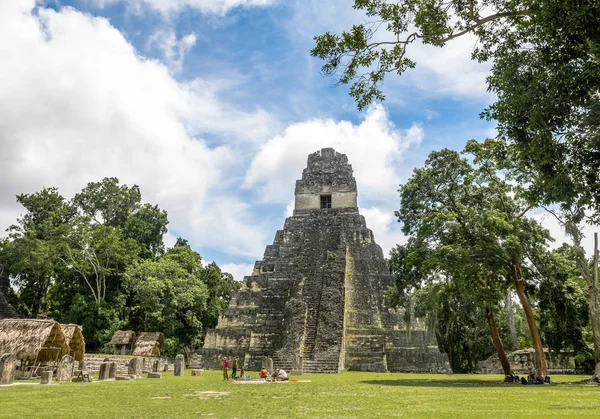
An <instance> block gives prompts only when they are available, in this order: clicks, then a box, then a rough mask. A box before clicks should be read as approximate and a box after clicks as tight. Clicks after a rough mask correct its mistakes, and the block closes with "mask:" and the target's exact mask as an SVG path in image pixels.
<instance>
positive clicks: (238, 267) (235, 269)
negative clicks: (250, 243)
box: [219, 263, 254, 281]
mask: <svg viewBox="0 0 600 419" xmlns="http://www.w3.org/2000/svg"><path fill="white" fill-rule="evenodd" d="M219 266H220V267H221V270H222V271H223V272H228V273H230V274H231V275H233V279H235V280H236V281H242V280H243V279H244V277H245V276H247V275H252V271H253V270H254V264H252V263H223V264H222V265H219Z"/></svg>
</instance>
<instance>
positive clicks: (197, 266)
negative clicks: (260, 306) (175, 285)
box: [163, 238, 241, 330]
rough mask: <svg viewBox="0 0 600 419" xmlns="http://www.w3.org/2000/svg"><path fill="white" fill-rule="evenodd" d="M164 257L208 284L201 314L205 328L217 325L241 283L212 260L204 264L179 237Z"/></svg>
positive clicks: (185, 241)
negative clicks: (204, 305)
mask: <svg viewBox="0 0 600 419" xmlns="http://www.w3.org/2000/svg"><path fill="white" fill-rule="evenodd" d="M163 259H168V260H174V261H176V262H177V263H178V264H179V266H181V267H183V268H184V269H185V270H186V271H187V272H188V273H190V274H192V275H196V276H198V277H199V278H200V279H201V281H202V282H203V283H204V284H205V285H206V287H207V290H208V297H207V301H206V310H205V311H204V312H203V313H202V315H201V316H200V318H201V321H202V324H203V325H204V330H207V329H210V328H213V327H215V326H216V325H217V323H218V320H219V316H220V315H221V312H222V311H223V310H224V309H226V308H227V307H228V306H229V301H230V300H231V296H232V295H233V294H234V293H235V292H236V291H237V290H238V289H239V288H240V285H241V284H240V283H239V282H237V281H235V280H234V279H233V276H232V275H231V274H228V273H226V272H222V271H221V268H219V266H218V265H217V264H216V263H214V262H212V263H209V264H208V265H206V266H203V265H202V257H201V256H200V255H199V254H198V253H197V252H195V251H194V250H192V248H191V247H190V246H189V244H188V243H187V240H183V239H181V238H179V239H177V243H176V244H175V246H173V247H172V248H171V249H169V250H168V251H167V252H166V253H165V255H164V256H163Z"/></svg>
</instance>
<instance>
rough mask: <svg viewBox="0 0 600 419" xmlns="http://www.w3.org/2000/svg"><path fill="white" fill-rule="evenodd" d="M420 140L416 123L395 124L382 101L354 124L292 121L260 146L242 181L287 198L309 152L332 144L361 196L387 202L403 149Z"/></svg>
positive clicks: (265, 194) (266, 195) (266, 194)
mask: <svg viewBox="0 0 600 419" xmlns="http://www.w3.org/2000/svg"><path fill="white" fill-rule="evenodd" d="M422 139H423V129H422V128H421V127H420V126H419V125H417V124H413V125H412V126H411V127H410V128H408V129H398V128H396V127H395V126H394V124H393V123H392V122H391V121H390V119H389V115H388V113H387V111H386V110H385V108H384V107H383V106H381V105H374V106H371V107H370V108H369V109H368V111H367V112H366V115H365V116H364V120H363V121H362V122H361V123H360V124H358V125H355V124H353V123H351V122H349V121H339V122H338V121H334V120H333V119H313V120H310V121H306V122H301V123H296V124H292V125H290V126H289V127H288V128H287V129H286V130H285V132H284V133H283V135H281V136H276V137H275V138H273V139H271V140H270V141H268V142H267V143H265V144H264V145H263V146H262V147H261V149H260V150H259V152H258V154H257V155H256V157H255V158H254V160H253V161H252V163H251V165H250V167H249V169H248V171H247V173H246V178H245V180H244V186H245V187H257V188H258V189H259V191H260V193H259V195H260V196H261V199H262V200H263V201H265V202H281V203H284V202H288V200H289V199H290V195H291V193H292V192H293V191H294V185H295V180H296V179H298V178H299V177H300V176H301V174H302V169H304V167H306V159H307V156H308V154H310V153H314V152H315V151H317V150H320V149H321V148H324V147H333V148H334V149H335V150H336V151H338V152H341V153H344V154H346V155H347V156H348V159H349V162H350V164H352V167H353V168H354V175H355V177H356V180H357V182H358V193H359V199H360V200H363V199H364V200H366V201H386V200H388V199H389V198H390V196H395V195H396V190H397V189H398V184H399V182H400V176H399V174H398V166H399V165H400V163H401V162H402V160H403V157H404V154H405V152H406V150H407V149H408V148H409V147H411V146H413V145H417V144H419V143H420V142H421V140H422Z"/></svg>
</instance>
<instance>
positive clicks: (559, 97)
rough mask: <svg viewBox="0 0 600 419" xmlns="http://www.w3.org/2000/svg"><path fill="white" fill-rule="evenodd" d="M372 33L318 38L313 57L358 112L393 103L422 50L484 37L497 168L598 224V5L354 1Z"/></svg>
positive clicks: (363, 30) (479, 50) (480, 44)
mask: <svg viewBox="0 0 600 419" xmlns="http://www.w3.org/2000/svg"><path fill="white" fill-rule="evenodd" d="M353 7H354V9H357V10H361V11H363V12H364V13H365V15H366V23H362V24H360V25H354V26H353V27H352V28H351V29H350V30H349V31H344V32H342V34H341V35H335V34H331V33H329V32H327V33H325V34H323V35H319V36H316V37H315V42H316V45H315V47H314V48H313V49H312V51H311V54H312V55H313V56H315V57H318V58H320V59H322V60H325V64H324V65H323V67H322V70H323V72H324V73H325V74H329V75H332V74H336V75H337V76H338V79H339V82H340V83H342V84H351V87H350V95H352V96H353V97H354V98H355V99H356V101H357V105H358V108H359V109H362V108H364V107H365V106H366V105H368V104H369V103H371V102H372V101H374V100H383V99H384V98H385V96H384V94H383V91H382V90H381V87H382V85H383V81H384V79H385V76H386V75H387V74H388V73H396V74H402V73H404V72H405V71H406V70H408V69H410V68H413V67H415V66H416V65H417V63H416V62H414V61H412V60H411V59H409V58H407V51H409V50H410V48H411V44H413V43H414V42H422V43H424V44H429V45H434V46H437V47H444V46H445V45H446V43H448V42H451V41H452V40H453V39H456V38H458V37H461V36H464V35H466V34H471V35H473V36H475V37H476V39H477V42H476V43H474V45H475V46H474V49H473V52H472V59H474V60H478V61H480V62H481V61H488V60H490V61H492V62H493V66H492V68H491V71H490V75H489V77H488V79H487V82H488V89H489V90H490V91H491V92H493V93H494V94H495V95H496V97H497V100H496V102H495V103H494V104H493V105H492V106H490V107H489V108H488V109H486V110H485V111H484V112H483V114H482V116H484V117H486V118H488V119H490V120H495V121H497V122H498V133H499V135H498V140H499V141H498V142H497V143H496V145H495V146H494V158H495V159H496V160H497V161H498V162H501V164H503V165H505V166H507V167H512V168H516V169H517V170H518V172H519V173H520V174H519V177H520V181H521V182H523V183H527V184H531V188H530V191H529V196H528V199H530V201H531V202H532V203H535V204H537V203H539V202H541V203H543V204H551V203H560V204H562V205H564V206H565V207H566V208H572V207H576V208H578V209H579V208H587V209H589V210H591V211H592V212H593V213H594V217H593V218H594V220H595V221H596V222H597V221H598V220H599V219H600V175H599V172H600V29H599V25H598V21H600V4H599V3H598V2H597V1H595V0H582V1H556V0H524V1H523V0H449V1H423V0H403V1H400V2H392V1H386V0H355V1H354V6H353Z"/></svg>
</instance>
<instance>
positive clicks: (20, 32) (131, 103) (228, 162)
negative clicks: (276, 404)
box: [0, 0, 273, 255]
mask: <svg viewBox="0 0 600 419" xmlns="http://www.w3.org/2000/svg"><path fill="white" fill-rule="evenodd" d="M34 6H35V2H34V0H29V1H27V0H23V1H4V2H0V39H1V40H2V41H0V57H2V66H0V228H1V229H2V230H3V229H4V228H5V227H7V226H8V225H9V224H11V223H14V222H15V214H16V213H18V212H19V211H21V208H20V207H19V206H18V204H16V202H15V199H14V196H15V195H16V194H18V193H24V192H34V191H37V190H40V189H41V188H42V187H43V186H57V187H58V188H59V190H60V191H61V192H62V193H63V194H64V195H65V196H67V197H70V196H72V195H73V194H74V193H75V192H77V191H78V190H80V189H81V188H82V187H83V186H85V184H86V183H87V182H89V181H98V180H101V179H102V178H103V177H105V176H116V177H118V178H119V179H120V180H121V182H122V183H127V184H129V185H131V184H134V183H135V184H138V185H140V187H141V190H142V193H143V196H144V199H145V200H146V201H148V202H152V203H156V204H158V205H159V206H160V207H161V208H163V209H166V210H167V211H168V212H169V219H170V221H171V224H170V225H169V228H170V229H171V230H172V232H174V233H173V234H175V235H181V236H183V237H185V238H188V239H189V240H190V243H191V244H192V245H194V246H197V247H202V246H210V247H213V248H218V249H221V250H223V251H231V252H234V253H240V254H244V255H256V254H260V252H261V251H262V249H261V248H259V247H258V246H257V243H264V242H265V238H264V237H263V233H262V231H261V228H260V227H261V225H260V223H259V222H256V220H255V219H254V216H253V215H252V213H251V211H250V210H249V208H248V206H247V205H245V204H243V203H242V202H240V201H239V200H238V199H237V198H235V197H233V195H232V194H233V193H232V192H231V190H232V188H235V184H234V183H235V182H233V181H232V178H233V176H232V173H231V172H232V170H235V168H236V167H237V165H236V163H237V158H238V154H237V153H238V151H237V150H235V151H234V150H232V149H231V148H230V147H229V146H227V145H224V146H220V147H211V146H209V145H208V144H207V143H206V142H205V141H204V140H203V139H202V138H201V136H203V135H204V134H207V135H211V136H213V137H214V136H222V137H225V138H228V139H231V141H232V142H235V141H238V140H240V141H242V140H244V139H245V138H246V137H248V136H249V135H253V136H257V137H258V136H266V135H268V133H269V132H270V129H271V126H272V125H273V123H272V119H271V117H270V116H269V114H267V113H266V112H264V111H262V110H257V111H255V110H250V111H247V110H242V109H240V108H239V106H238V105H230V104H228V103H225V102H223V101H222V100H220V99H219V93H220V91H221V90H223V89H226V88H227V87H226V83H225V82H224V81H221V82H220V83H217V84H216V86H215V85H214V84H212V83H210V81H207V80H200V79H198V80H193V81H191V82H190V83H186V84H182V83H178V82H177V81H176V80H174V79H173V78H172V77H171V75H170V74H169V72H168V69H167V68H166V67H165V66H164V65H163V64H161V63H160V62H157V61H154V60H148V59H144V57H142V56H140V54H139V53H138V51H136V50H135V49H134V48H133V47H132V46H131V45H130V44H129V43H128V42H127V41H126V40H125V38H124V37H123V35H122V34H121V33H120V32H119V31H118V30H117V29H115V28H114V27H112V26H111V25H110V23H109V21H108V20H106V19H103V18H94V17H91V16H89V15H87V14H83V13H80V12H78V11H76V10H75V9H72V8H63V9H60V11H54V10H51V9H45V8H43V7H40V8H38V9H36V10H35V11H33V10H34ZM186 42H187V43H188V44H189V43H191V40H188V41H184V43H186ZM231 121H235V123H232V122H231ZM249 133H252V134H249ZM238 170H239V169H238ZM239 237H242V238H241V239H240V238H239ZM260 247H262V244H261V246H260Z"/></svg>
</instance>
